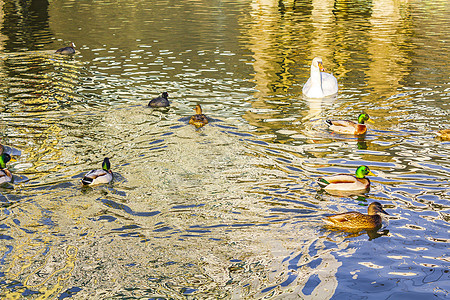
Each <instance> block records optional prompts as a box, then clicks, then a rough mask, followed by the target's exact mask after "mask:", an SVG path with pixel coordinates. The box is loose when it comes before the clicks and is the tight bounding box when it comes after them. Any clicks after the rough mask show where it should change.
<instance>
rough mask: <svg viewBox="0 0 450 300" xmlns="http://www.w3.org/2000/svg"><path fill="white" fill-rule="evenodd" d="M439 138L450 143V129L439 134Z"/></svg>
mask: <svg viewBox="0 0 450 300" xmlns="http://www.w3.org/2000/svg"><path fill="white" fill-rule="evenodd" d="M437 135H438V138H439V139H440V140H443V141H450V129H442V130H439V131H438V132H437Z"/></svg>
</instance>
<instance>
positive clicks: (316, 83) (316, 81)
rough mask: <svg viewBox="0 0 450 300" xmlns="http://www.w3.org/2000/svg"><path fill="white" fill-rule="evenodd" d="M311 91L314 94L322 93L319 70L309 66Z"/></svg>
mask: <svg viewBox="0 0 450 300" xmlns="http://www.w3.org/2000/svg"><path fill="white" fill-rule="evenodd" d="M311 90H312V91H314V92H315V93H320V94H322V93H323V90H322V74H321V73H320V70H319V68H317V67H313V66H311Z"/></svg>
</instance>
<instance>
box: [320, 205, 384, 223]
mask: <svg viewBox="0 0 450 300" xmlns="http://www.w3.org/2000/svg"><path fill="white" fill-rule="evenodd" d="M378 213H383V214H386V215H389V214H388V213H387V212H386V211H384V209H383V207H382V206H381V204H380V203H379V202H372V203H370V205H369V207H368V208H367V215H364V214H362V213H360V212H357V211H350V212H346V213H342V214H336V215H332V216H327V217H325V218H323V219H322V220H323V221H324V222H325V223H326V224H327V225H330V226H333V227H340V228H347V229H375V228H378V227H380V226H381V217H380V215H378Z"/></svg>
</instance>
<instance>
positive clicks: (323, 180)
mask: <svg viewBox="0 0 450 300" xmlns="http://www.w3.org/2000/svg"><path fill="white" fill-rule="evenodd" d="M317 183H318V184H319V185H320V186H321V187H324V186H327V185H329V184H330V183H329V182H328V181H326V180H325V179H323V178H319V179H318V180H317Z"/></svg>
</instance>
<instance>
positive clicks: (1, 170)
mask: <svg viewBox="0 0 450 300" xmlns="http://www.w3.org/2000/svg"><path fill="white" fill-rule="evenodd" d="M10 160H11V156H10V155H9V154H8V153H3V154H2V155H0V184H3V183H6V182H11V181H12V179H13V176H12V174H11V172H10V171H9V170H8V169H6V163H7V162H8V161H10Z"/></svg>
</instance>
